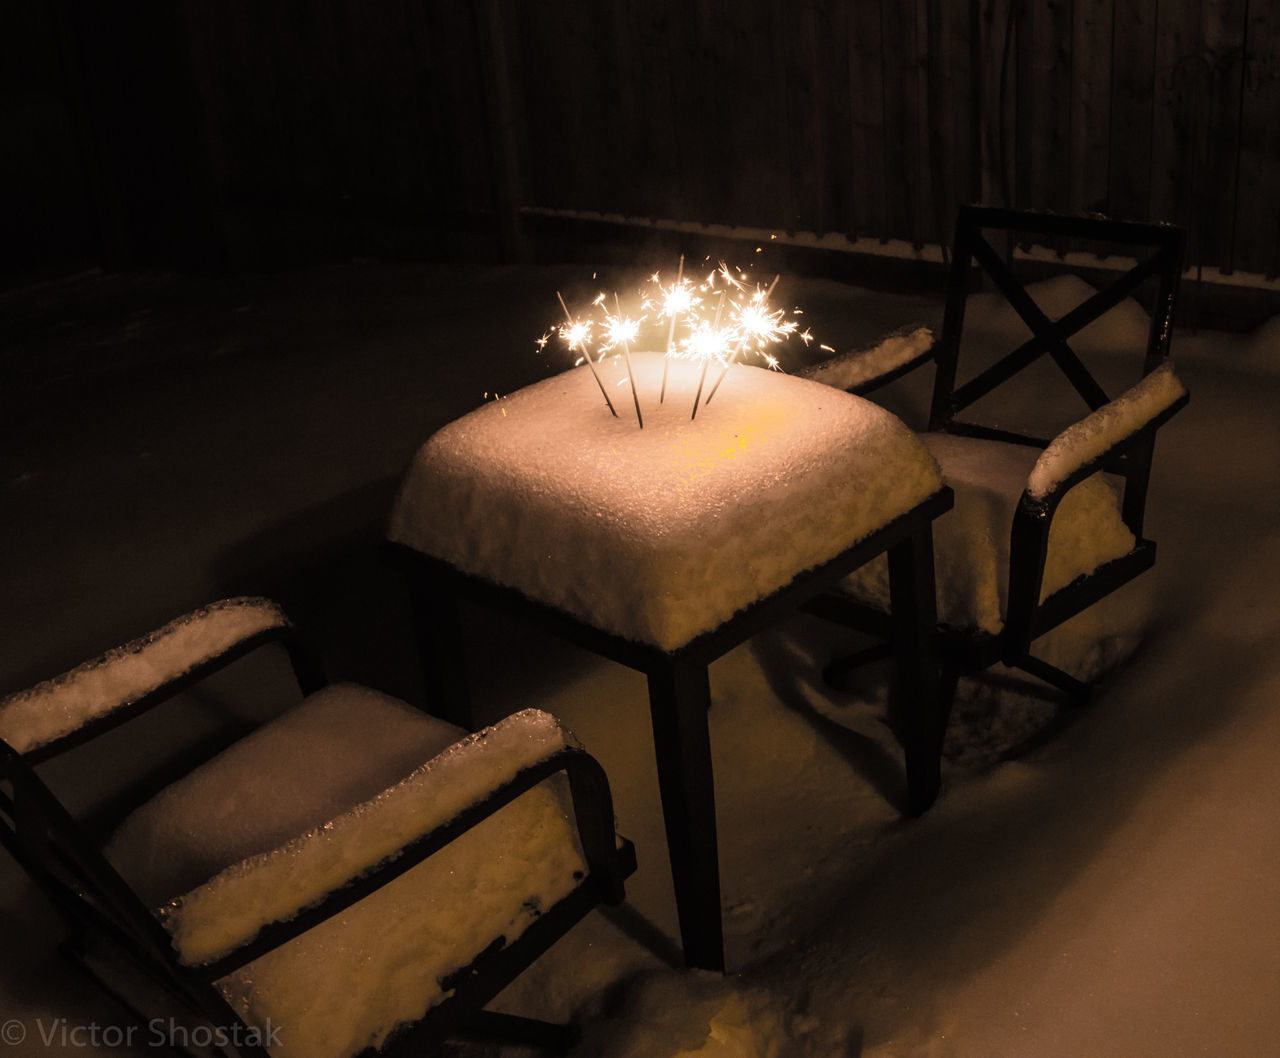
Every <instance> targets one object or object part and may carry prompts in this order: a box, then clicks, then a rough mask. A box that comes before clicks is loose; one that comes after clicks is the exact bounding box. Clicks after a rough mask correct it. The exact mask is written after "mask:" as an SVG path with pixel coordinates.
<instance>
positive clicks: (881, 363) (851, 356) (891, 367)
mask: <svg viewBox="0 0 1280 1058" xmlns="http://www.w3.org/2000/svg"><path fill="white" fill-rule="evenodd" d="M933 349H934V341H933V332H932V331H931V330H929V328H928V327H924V326H921V325H920V324H909V325H908V326H906V327H902V328H899V329H898V330H896V331H894V332H892V333H891V334H888V335H886V336H885V337H884V338H882V339H881V340H880V341H879V342H877V343H876V344H875V345H870V346H866V347H864V348H862V349H853V350H851V351H850V352H847V353H841V354H840V355H838V356H833V357H831V358H830V359H829V360H824V361H822V362H821V363H817V364H811V365H810V366H809V367H807V368H805V369H804V370H803V371H801V372H800V375H801V377H803V378H808V379H812V380H813V381H814V382H821V383H823V385H827V386H834V387H835V388H836V389H843V390H847V391H849V392H850V393H855V394H857V395H859V396H861V395H863V394H865V393H870V392H871V391H872V390H875V389H878V388H879V387H880V386H883V385H886V384H887V383H889V382H892V381H893V380H894V379H896V378H900V377H902V376H903V375H905V374H907V373H908V372H909V371H913V370H915V369H916V368H917V367H919V366H920V365H921V364H923V363H925V362H926V361H928V360H931V359H933Z"/></svg>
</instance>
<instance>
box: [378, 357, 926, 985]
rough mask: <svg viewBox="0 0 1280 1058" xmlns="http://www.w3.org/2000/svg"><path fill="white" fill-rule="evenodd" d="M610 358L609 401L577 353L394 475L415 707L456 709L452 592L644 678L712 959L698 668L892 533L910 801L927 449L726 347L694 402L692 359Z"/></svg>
mask: <svg viewBox="0 0 1280 1058" xmlns="http://www.w3.org/2000/svg"><path fill="white" fill-rule="evenodd" d="M633 362H634V371H635V380H636V385H637V388H638V391H639V393H640V399H641V406H642V408H643V410H644V416H645V420H644V428H643V429H640V428H638V426H637V423H636V419H635V417H634V414H632V415H631V417H628V416H627V412H628V410H629V408H628V405H629V403H630V395H629V392H628V391H626V390H624V389H621V388H619V387H618V385H617V383H618V382H619V380H620V378H621V373H620V367H619V365H617V364H613V365H607V366H602V368H601V374H602V376H603V382H604V385H605V388H606V390H607V391H608V392H610V393H611V394H614V397H613V403H614V405H615V406H616V407H617V409H618V413H619V414H618V416H616V417H615V416H612V415H610V413H609V411H608V409H607V408H606V406H605V404H604V402H603V400H602V398H601V392H600V389H599V388H598V387H597V384H596V382H595V380H594V379H593V378H592V375H591V373H590V371H589V369H588V368H586V367H585V366H584V367H580V368H578V369H576V370H572V371H568V372H566V373H564V374H562V375H559V376H556V377H554V378H551V379H548V380H546V381H544V382H541V383H538V384H537V385H534V386H530V387H528V388H526V389H523V390H520V391H519V392H517V393H514V394H512V395H510V396H509V397H506V398H504V399H502V400H500V401H496V402H493V403H490V404H486V405H484V406H483V407H481V408H479V409H477V410H476V411H474V412H472V413H470V414H469V415H466V416H464V417H463V418H461V419H459V420H457V421H456V422H453V423H451V424H449V425H448V426H446V427H444V428H443V429H441V430H440V431H438V432H437V433H436V434H434V435H433V436H432V437H431V438H430V439H429V440H428V441H427V443H426V444H425V445H423V446H422V448H421V449H420V450H419V451H418V453H417V456H416V457H415V459H414V461H413V464H412V466H411V467H410V469H409V472H408V474H407V475H406V477H405V479H404V482H403V483H402V485H401V489H400V494H399V496H398V498H397V500H396V504H395V507H394V510H393V512H392V517H391V524H390V532H389V537H390V545H389V546H390V551H391V553H392V555H393V556H394V557H395V558H396V559H397V560H399V561H400V562H401V564H402V566H403V568H404V569H405V570H406V572H407V574H408V575H409V578H410V585H411V591H412V597H413V600H414V609H415V620H416V621H417V624H418V630H419V642H420V647H421V650H422V652H423V658H424V667H425V670H426V677H427V690H428V694H429V696H430V697H429V701H428V705H429V707H431V708H435V709H437V710H439V711H442V712H443V713H444V714H445V715H446V717H447V718H448V719H451V720H453V721H454V722H455V723H460V724H462V725H464V726H468V727H470V726H472V724H471V716H470V707H469V703H468V696H467V688H466V677H465V673H464V672H463V671H462V669H461V663H460V659H461V657H462V641H461V631H460V627H459V622H458V610H457V605H458V600H459V599H460V598H461V597H464V596H465V597H471V598H477V599H479V600H482V601H483V602H486V603H489V604H492V605H495V606H498V607H500V608H502V609H504V610H506V611H508V612H511V611H514V612H516V613H518V614H522V615H524V616H526V617H528V618H529V619H531V620H534V621H536V622H537V623H538V624H539V626H541V627H543V628H547V629H550V630H553V631H556V632H558V633H560V634H562V635H564V636H566V637H567V638H569V639H571V640H573V641H575V642H577V643H579V644H582V645H585V646H587V647H589V648H590V649H592V650H594V651H596V652H598V653H600V654H602V655H604V656H605V657H608V658H611V659H613V660H615V661H618V662H621V663H623V664H625V665H628V666H630V667H632V668H635V669H637V670H639V671H641V672H643V673H645V674H646V676H647V677H648V682H649V700H650V710H651V714H652V722H653V734H654V745H655V750H656V754H657V763H658V777H659V783H660V786H661V793H662V805H663V815H664V819H665V824H666V829H667V842H668V847H669V850H670V854H671V866H672V874H673V879H674V883H675V890H676V900H677V906H678V912H679V920H680V930H681V935H682V940H683V943H684V950H685V959H686V962H687V963H688V964H689V965H691V966H698V967H703V968H712V969H723V968H724V955H723V937H722V931H721V922H720V880H719V867H718V855H717V848H716V827H715V801H714V788H713V782H712V773H711V754H710V744H709V737H708V730H707V720H706V714H707V709H708V708H709V707H710V688H709V684H708V680H707V667H708V665H709V664H710V663H711V662H712V661H714V660H715V659H716V658H718V657H720V656H721V655H723V654H724V653H726V652H727V651H729V650H730V649H732V648H733V647H735V646H737V645H738V644H740V643H742V642H743V641H744V640H746V639H748V638H749V637H750V636H752V635H753V634H755V633H756V632H757V631H759V630H760V629H762V628H764V627H765V626H767V625H768V624H771V623H772V622H774V621H775V620H777V619H778V618H779V617H780V616H782V615H783V614H785V613H788V612H792V611H794V610H795V609H797V608H799V607H800V606H802V605H803V604H805V603H806V602H808V601H810V600H812V599H813V598H815V597H816V596H817V595H819V594H821V593H822V592H824V591H826V590H828V589H830V588H831V587H833V586H834V585H835V584H836V582H837V581H839V580H840V579H841V578H843V577H845V576H846V575H847V574H848V573H850V572H851V571H852V570H854V569H856V568H857V567H858V566H860V565H862V564H863V563H865V562H867V561H869V560H870V559H872V558H874V557H875V556H876V555H879V554H881V553H882V552H885V551H887V552H888V553H889V561H890V575H891V580H892V592H893V611H894V621H895V625H896V632H895V641H896V642H897V644H898V659H899V674H900V687H901V689H902V692H903V701H904V702H910V703H912V707H911V708H907V709H903V710H900V716H901V718H902V724H901V725H900V730H899V737H900V738H901V739H902V741H903V746H904V750H905V752H906V757H907V771H908V780H909V787H910V789H911V793H912V797H913V799H915V800H916V801H917V802H922V801H927V800H931V799H932V797H933V795H934V794H935V793H936V790H937V783H938V776H937V749H938V745H939V744H940V740H941V734H942V732H941V723H940V719H939V717H938V715H937V708H936V697H937V696H936V676H935V671H934V666H933V658H932V646H931V641H932V632H933V628H934V624H935V604H934V583H933V553H932V543H931V526H932V522H933V519H934V518H936V517H937V516H938V515H939V514H941V513H942V512H943V511H945V510H946V509H947V508H948V507H949V506H950V504H951V494H950V491H949V490H948V489H946V488H945V487H944V486H943V484H942V481H941V478H940V476H939V474H938V470H937V466H936V464H935V463H934V461H933V459H932V458H931V457H930V456H929V454H928V453H927V451H926V450H925V449H924V447H923V446H922V445H921V444H920V442H919V441H918V440H916V438H915V436H914V435H913V434H912V433H911V432H910V431H909V430H908V429H907V428H906V426H905V425H903V424H902V423H901V422H900V421H899V420H898V419H896V418H895V417H894V416H892V415H890V414H889V413H888V412H885V411H884V410H883V409H881V408H879V407H877V406H875V405H873V404H871V403H869V402H867V401H865V400H862V399H861V398H858V397H854V396H851V395H850V394H847V393H843V392H840V391H838V390H834V389H832V388H831V387H828V386H823V385H821V384H819V383H815V382H810V381H807V380H804V379H799V378H794V377H791V376H786V375H779V374H775V373H773V372H769V371H765V370H763V369H759V368H753V367H746V366H735V367H734V368H733V369H732V370H731V371H730V372H729V374H728V375H727V376H726V377H725V379H724V383H723V385H722V386H721V387H720V389H719V391H718V392H717V394H716V397H715V400H714V401H713V402H712V403H710V404H707V405H705V406H703V407H702V408H700V409H699V411H698V415H697V418H696V419H691V418H690V409H691V406H692V394H693V392H694V389H695V388H696V385H697V377H696V373H695V370H694V368H693V366H692V365H690V364H683V363H680V362H675V363H673V364H671V365H670V377H669V378H668V380H667V387H666V400H665V402H663V403H661V404H659V403H658V400H657V396H658V390H659V385H660V383H661V376H662V358H661V357H660V356H657V355H656V354H639V355H636V356H633Z"/></svg>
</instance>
